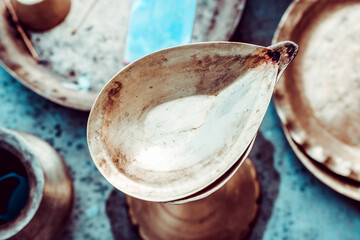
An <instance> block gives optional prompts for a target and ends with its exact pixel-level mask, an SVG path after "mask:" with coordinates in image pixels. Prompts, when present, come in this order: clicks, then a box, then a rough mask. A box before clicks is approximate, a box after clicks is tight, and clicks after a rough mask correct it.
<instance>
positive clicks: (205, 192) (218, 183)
mask: <svg viewBox="0 0 360 240" xmlns="http://www.w3.org/2000/svg"><path fill="white" fill-rule="evenodd" d="M256 135H257V134H256ZM256 135H255V136H254V138H253V139H252V140H251V143H250V144H249V146H248V147H247V149H246V150H245V152H244V153H243V155H241V157H240V158H239V160H237V161H236V162H235V163H234V165H232V166H231V168H230V169H229V170H228V171H226V172H225V173H224V174H223V175H221V176H220V177H219V178H218V179H216V180H215V181H214V182H213V183H211V184H210V185H209V186H207V187H205V188H203V189H201V190H200V191H199V192H196V193H194V194H192V195H190V196H188V197H185V198H181V199H177V200H174V201H171V202H166V203H169V204H183V203H188V202H193V201H197V200H200V199H203V198H206V197H208V196H209V195H211V194H213V193H214V192H216V191H217V190H219V189H220V188H222V187H223V186H224V185H225V184H226V183H227V182H228V181H229V180H230V179H231V178H232V177H233V176H234V175H235V173H236V172H237V171H238V170H239V168H240V167H241V165H242V164H243V163H244V162H245V160H246V159H248V157H249V154H250V152H251V149H252V148H253V146H254V143H255V139H256Z"/></svg>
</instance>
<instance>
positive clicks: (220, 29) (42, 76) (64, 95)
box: [0, 0, 245, 111]
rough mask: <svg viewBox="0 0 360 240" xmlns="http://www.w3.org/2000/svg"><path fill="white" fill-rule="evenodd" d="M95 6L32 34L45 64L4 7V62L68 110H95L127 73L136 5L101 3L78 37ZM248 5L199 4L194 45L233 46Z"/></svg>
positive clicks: (75, 0)
mask: <svg viewBox="0 0 360 240" xmlns="http://www.w3.org/2000/svg"><path fill="white" fill-rule="evenodd" d="M89 4H90V3H89V1H86V0H72V5H71V10H70V13H69V15H68V16H67V18H66V20H65V21H64V22H63V23H62V24H61V25H59V26H57V27H55V28H54V29H52V30H50V31H48V32H44V33H35V32H29V34H30V38H31V40H32V42H33V44H34V46H35V48H36V50H37V52H38V54H39V56H40V59H41V60H42V61H41V63H40V64H38V63H36V62H35V61H34V60H33V59H32V58H31V56H30V55H29V53H28V51H27V49H26V48H25V46H24V44H23V42H22V39H21V38H20V37H19V36H18V33H17V30H16V28H15V27H14V26H13V25H12V21H11V20H10V17H9V16H8V14H7V11H5V4H4V3H3V1H0V13H1V15H0V36H1V37H0V60H1V64H2V65H3V66H4V67H5V69H6V70H7V71H8V72H9V73H10V74H11V75H12V76H13V77H15V78H16V79H17V80H19V81H20V82H21V83H22V84H24V85H25V86H27V87H28V88H30V89H31V90H33V91H35V92H36V93H38V94H39V95H41V96H43V97H45V98H47V99H49V100H51V101H53V102H56V103H58V104H61V105H63V106H66V107H70V108H75V109H79V110H85V111H87V110H90V108H91V106H92V104H93V102H94V100H95V98H96V96H97V94H98V92H99V91H100V90H101V89H102V87H103V86H104V85H105V83H106V82H107V81H108V80H109V79H111V77H112V76H113V75H115V74H116V73H117V72H118V71H119V70H121V68H123V67H124V63H123V52H124V51H123V50H124V47H125V37H126V33H127V25H128V19H129V14H130V7H131V0H126V1H117V0H108V1H98V3H97V4H96V6H95V7H94V9H93V10H92V11H91V12H90V14H89V16H88V18H87V19H86V21H85V23H84V24H83V26H82V28H81V29H80V30H79V31H78V33H77V34H76V35H71V32H72V30H73V29H74V28H75V26H76V24H77V23H78V22H79V20H80V18H81V17H82V16H83V13H84V12H85V11H86V9H87V7H88V5H89ZM244 4H245V0H219V1H207V0H198V4H197V10H196V16H195V23H194V30H193V36H192V42H200V41H214V40H228V39H229V38H230V37H231V35H232V33H233V31H234V30H235V28H236V26H237V24H238V22H239V20H240V17H241V15H242V12H243V8H244Z"/></svg>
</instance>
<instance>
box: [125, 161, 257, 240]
mask: <svg viewBox="0 0 360 240" xmlns="http://www.w3.org/2000/svg"><path fill="white" fill-rule="evenodd" d="M259 197H260V185H259V182H258V180H257V178H256V171H255V167H254V165H253V164H252V162H251V160H250V159H246V160H245V162H244V163H243V164H242V166H241V167H240V169H239V170H238V172H237V173H236V174H235V175H234V176H233V177H232V178H231V179H230V180H229V181H228V182H227V183H226V184H225V185H224V186H223V187H222V188H220V189H219V190H218V191H216V192H215V193H213V194H212V195H210V196H208V197H207V198H204V199H201V200H199V201H195V202H190V203H185V204H180V205H171V204H164V203H154V202H147V201H142V200H138V199H136V198H132V197H130V196H127V197H126V199H127V203H128V207H129V215H130V220H131V222H132V223H133V224H134V225H136V226H138V229H139V233H140V236H141V237H142V238H143V239H158V240H160V239H164V240H165V239H166V240H167V239H173V240H180V239H181V240H185V239H198V240H200V239H216V240H220V239H226V240H228V239H229V240H230V239H236V240H239V239H244V238H246V237H247V236H248V234H249V233H250V230H251V228H252V223H253V222H254V220H255V218H256V216H257V212H258V209H259V205H258V200H259Z"/></svg>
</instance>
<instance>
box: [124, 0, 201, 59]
mask: <svg viewBox="0 0 360 240" xmlns="http://www.w3.org/2000/svg"><path fill="white" fill-rule="evenodd" d="M195 11H196V0H171V1H169V0H133V1H132V7H131V17H130V24H129V29H128V35H127V39H126V48H125V62H127V63H129V62H133V61H135V60H137V59H139V58H141V57H143V56H145V55H147V54H150V53H152V52H155V51H158V50H161V49H164V48H169V47H174V46H178V45H181V44H186V43H190V40H191V35H192V29H193V25H194V18H195Z"/></svg>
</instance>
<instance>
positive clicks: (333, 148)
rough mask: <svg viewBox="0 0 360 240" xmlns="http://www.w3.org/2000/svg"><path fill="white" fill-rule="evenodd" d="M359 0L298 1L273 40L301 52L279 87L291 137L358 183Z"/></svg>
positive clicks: (277, 101) (278, 98) (279, 108)
mask: <svg viewBox="0 0 360 240" xmlns="http://www.w3.org/2000/svg"><path fill="white" fill-rule="evenodd" d="M359 13H360V1H346V0H339V1H326V0H318V1H294V2H293V3H292V4H291V5H290V7H289V8H288V10H287V11H286V13H285V14H284V16H283V18H282V20H281V22H280V24H279V27H278V29H277V32H276V34H275V36H274V40H273V42H277V41H283V40H285V39H290V40H292V41H296V42H297V43H298V44H299V46H300V49H302V51H301V52H299V55H298V56H297V58H296V60H295V61H294V63H293V64H292V65H291V66H290V68H289V69H288V70H287V71H286V73H285V74H284V77H283V79H282V80H281V81H280V83H279V84H278V86H277V88H276V91H275V95H274V100H275V106H276V110H277V111H278V113H279V116H280V119H281V121H282V123H283V124H284V125H285V127H286V128H287V130H288V131H289V134H290V136H291V138H292V139H293V140H294V141H295V142H296V143H297V144H298V145H299V146H300V147H301V148H303V149H304V151H305V153H306V154H307V155H309V156H310V157H311V158H313V159H314V160H316V161H318V162H319V163H321V164H323V165H324V166H326V167H327V168H328V169H330V170H331V171H333V172H335V173H337V174H339V175H342V176H344V177H348V178H351V179H353V180H356V181H360V121H359V115H360V104H359V101H360V81H359V80H360V71H359V63H360V44H359V42H360V31H359V30H360V28H359V21H360V14H359Z"/></svg>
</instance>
